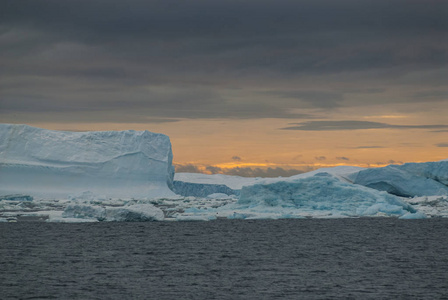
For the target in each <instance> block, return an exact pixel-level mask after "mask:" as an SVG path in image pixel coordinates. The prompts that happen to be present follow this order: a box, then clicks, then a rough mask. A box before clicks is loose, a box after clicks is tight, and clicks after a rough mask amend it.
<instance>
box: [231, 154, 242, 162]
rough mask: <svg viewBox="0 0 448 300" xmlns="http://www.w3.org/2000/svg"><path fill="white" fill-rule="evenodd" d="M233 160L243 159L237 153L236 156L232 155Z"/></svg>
mask: <svg viewBox="0 0 448 300" xmlns="http://www.w3.org/2000/svg"><path fill="white" fill-rule="evenodd" d="M232 160H234V161H241V157H239V156H236V155H235V156H232Z"/></svg>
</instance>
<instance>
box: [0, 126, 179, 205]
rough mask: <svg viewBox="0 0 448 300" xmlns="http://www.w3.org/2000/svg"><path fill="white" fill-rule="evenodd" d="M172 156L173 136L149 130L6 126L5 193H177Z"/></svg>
mask: <svg viewBox="0 0 448 300" xmlns="http://www.w3.org/2000/svg"><path fill="white" fill-rule="evenodd" d="M172 159H173V154H172V150H171V143H170V140H169V138H168V136H166V135H163V134H158V133H152V132H149V131H134V130H126V131H92V132H67V131H53V130H46V129H41V128H35V127H31V126H27V125H11V124H0V170H1V172H0V195H7V194H15V193H21V194H29V195H32V196H34V195H37V196H40V197H64V196H66V195H69V194H74V193H80V192H84V191H91V192H92V193H95V194H101V195H105V196H108V197H145V198H148V197H166V196H172V195H174V193H173V192H172V191H171V187H172V182H173V176H174V168H173V166H172Z"/></svg>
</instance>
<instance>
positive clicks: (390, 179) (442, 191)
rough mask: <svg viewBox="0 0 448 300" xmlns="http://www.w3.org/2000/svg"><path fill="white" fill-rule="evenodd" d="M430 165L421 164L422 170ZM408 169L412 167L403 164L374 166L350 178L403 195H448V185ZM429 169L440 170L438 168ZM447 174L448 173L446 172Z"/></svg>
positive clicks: (368, 185) (367, 185) (365, 184)
mask: <svg viewBox="0 0 448 300" xmlns="http://www.w3.org/2000/svg"><path fill="white" fill-rule="evenodd" d="M428 165H429V163H427V164H419V166H421V167H422V168H421V170H425V169H427V167H426V166H428ZM447 166H448V165H447ZM408 169H411V168H409V167H401V166H398V167H397V166H387V167H384V168H372V169H366V170H362V171H360V172H358V173H356V174H352V175H351V176H349V178H350V179H351V180H352V181H353V183H355V184H359V185H363V186H366V187H370V188H373V189H376V190H380V191H386V192H388V193H390V194H393V195H397V196H401V197H414V196H424V195H428V196H429V195H448V187H447V186H446V185H444V184H442V183H440V182H437V181H435V180H433V179H431V178H427V177H426V176H425V175H424V173H423V172H422V173H419V172H417V171H414V173H411V172H408ZM416 169H417V168H416ZM428 169H433V170H434V169H435V170H438V168H428ZM446 170H447V171H448V168H447V169H446ZM414 174H418V175H414ZM445 176H448V175H447V174H445Z"/></svg>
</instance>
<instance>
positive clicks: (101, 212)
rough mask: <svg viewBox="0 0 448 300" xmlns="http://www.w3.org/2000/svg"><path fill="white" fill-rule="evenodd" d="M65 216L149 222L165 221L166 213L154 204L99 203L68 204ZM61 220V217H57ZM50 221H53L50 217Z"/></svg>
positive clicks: (109, 220) (112, 220)
mask: <svg viewBox="0 0 448 300" xmlns="http://www.w3.org/2000/svg"><path fill="white" fill-rule="evenodd" d="M62 217H63V218H69V219H92V220H97V221H108V222H147V221H163V219H164V214H163V211H162V210H161V209H160V208H157V207H155V206H154V205H152V204H133V205H128V206H121V207H102V206H99V205H87V204H75V205H68V206H67V207H66V209H65V210H64V212H63V213H62ZM57 220H58V221H61V219H59V218H58V219H57ZM50 221H52V220H51V219H50Z"/></svg>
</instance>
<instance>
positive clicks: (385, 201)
mask: <svg viewBox="0 0 448 300" xmlns="http://www.w3.org/2000/svg"><path fill="white" fill-rule="evenodd" d="M237 204H238V205H243V206H247V207H249V208H251V207H256V206H261V207H265V208H269V207H283V208H294V209H297V210H298V211H303V212H308V213H309V212H312V211H319V212H320V213H323V212H326V213H328V215H330V214H339V215H346V216H373V215H377V214H379V213H382V214H386V215H397V216H401V215H403V214H405V213H407V212H412V213H413V212H415V210H414V209H413V208H412V207H411V206H410V205H409V204H406V203H405V202H403V201H402V200H400V199H399V198H398V197H395V196H393V195H390V194H388V193H386V192H378V191H376V190H373V189H369V188H366V187H362V186H357V185H353V184H351V183H347V182H343V181H341V180H340V179H338V178H336V177H334V176H332V175H330V174H328V173H318V174H315V175H314V176H312V177H306V178H301V179H295V180H292V181H279V182H275V183H271V184H255V185H252V186H246V187H243V189H242V190H241V196H240V199H239V200H238V202H237Z"/></svg>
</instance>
